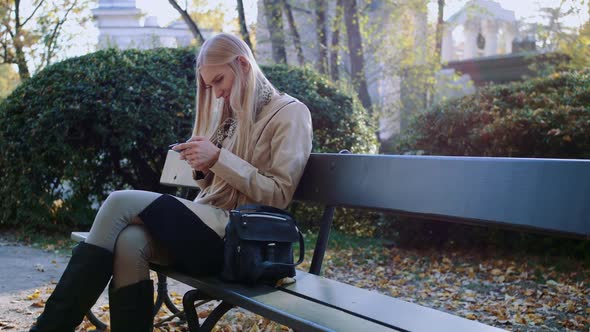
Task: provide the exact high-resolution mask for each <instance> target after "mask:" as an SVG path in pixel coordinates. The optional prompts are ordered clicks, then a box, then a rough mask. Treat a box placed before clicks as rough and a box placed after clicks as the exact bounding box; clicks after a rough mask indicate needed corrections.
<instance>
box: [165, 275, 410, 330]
mask: <svg viewBox="0 0 590 332" xmlns="http://www.w3.org/2000/svg"><path fill="white" fill-rule="evenodd" d="M158 272H160V273H163V274H165V275H166V276H168V277H170V278H172V279H175V280H178V281H180V282H183V283H185V284H187V285H190V286H192V287H195V288H197V289H200V290H202V291H203V292H205V293H208V294H215V298H218V299H220V300H226V301H228V302H230V303H232V304H234V305H237V306H239V307H241V308H244V309H246V310H250V311H252V312H256V313H258V314H260V315H262V316H264V317H266V318H268V319H271V320H274V321H276V322H279V323H281V324H284V325H287V326H289V327H291V328H293V329H294V330H295V331H338V332H340V331H342V332H347V331H350V332H358V331H402V330H399V329H394V328H390V327H386V326H384V325H380V324H377V323H374V322H371V321H368V320H365V319H363V318H360V317H357V316H355V315H351V314H349V313H346V312H344V311H341V310H338V309H334V308H330V307H327V306H324V305H322V304H320V303H317V302H315V301H311V300H308V299H305V298H303V297H300V296H297V295H294V294H291V293H288V292H284V291H281V290H279V289H276V288H274V287H270V286H262V285H258V286H256V287H250V286H245V285H240V284H235V283H225V282H222V281H220V280H219V279H217V278H213V277H199V278H194V277H191V276H188V275H186V274H183V273H178V272H177V271H174V270H173V269H169V268H167V267H161V268H158ZM316 322H321V325H319V324H318V323H316Z"/></svg>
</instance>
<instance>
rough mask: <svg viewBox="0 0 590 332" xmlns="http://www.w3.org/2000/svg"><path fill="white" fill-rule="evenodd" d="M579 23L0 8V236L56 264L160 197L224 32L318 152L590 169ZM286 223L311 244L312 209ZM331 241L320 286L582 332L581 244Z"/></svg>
mask: <svg viewBox="0 0 590 332" xmlns="http://www.w3.org/2000/svg"><path fill="white" fill-rule="evenodd" d="M175 6H176V8H175ZM589 12H590V5H589V3H588V2H587V1H571V0H570V1H566V0H563V1H518V2H515V1H512V2H509V1H498V2H495V1H486V0H479V1H458V0H457V1H452V0H447V1H426V0H399V1H390V0H379V1H377V0H375V1H353V0H334V1H329V0H318V1H271V0H264V1H243V2H242V1H235V2H234V1H217V2H206V1H199V0H195V1H185V2H182V1H178V2H175V1H172V0H171V1H164V0H160V1H157V2H156V1H133V0H119V1H112V0H101V1H87V0H63V1H62V0H55V1H43V0H35V1H18V0H10V1H9V0H4V1H2V2H1V7H0V17H2V22H1V25H0V42H1V44H0V47H1V49H0V62H1V64H0V73H1V76H0V98H2V101H1V104H0V128H1V129H0V130H1V133H0V144H1V151H0V169H2V170H3V173H2V175H0V177H1V179H0V193H1V194H2V197H4V199H3V200H2V202H0V210H1V211H2V212H1V214H0V227H1V229H2V230H3V232H6V233H7V234H11V236H12V237H14V238H15V239H17V241H19V242H20V243H25V244H32V245H33V244H34V245H37V246H40V247H42V248H46V249H47V248H51V249H54V248H62V247H65V248H67V247H68V246H70V245H71V243H69V242H67V241H65V240H64V239H63V237H67V234H68V232H69V231H71V230H72V229H78V230H83V229H87V228H88V227H89V225H90V224H91V222H92V219H93V215H94V213H96V209H97V208H98V206H99V205H100V203H101V202H102V201H103V200H104V199H105V198H106V195H108V193H109V192H110V191H112V190H115V189H122V188H135V189H144V190H154V191H161V192H166V191H167V192H170V189H165V188H163V187H160V186H159V183H158V180H159V172H160V170H161V167H162V165H163V158H164V156H165V149H166V146H167V145H168V144H169V143H170V142H174V141H177V140H178V139H179V138H183V137H188V134H189V131H190V127H191V123H192V119H193V117H194V93H195V91H194V86H195V85H194V79H195V77H194V56H195V53H196V52H197V51H198V47H199V45H200V43H201V42H202V40H203V39H205V38H207V37H208V36H210V35H212V34H214V33H216V32H219V31H225V32H230V33H234V34H237V35H240V36H242V38H244V39H245V40H248V42H249V43H250V45H252V47H253V49H254V51H255V54H256V57H257V59H258V61H259V62H260V63H261V64H263V65H264V66H263V70H264V71H265V73H267V75H268V76H269V78H270V79H271V81H272V82H273V83H274V84H275V85H276V86H277V87H278V88H279V89H280V90H282V91H285V92H288V93H289V94H292V95H294V96H296V97H297V98H299V99H301V100H302V101H304V102H305V103H306V104H307V105H308V106H309V107H310V109H311V111H312V116H313V120H314V124H315V129H314V135H315V140H314V151H315V152H338V151H339V150H341V149H348V150H350V151H352V152H353V153H388V154H425V155H458V156H498V157H500V156H502V157H535V158H538V157H543V158H579V159H587V158H588V157H589V155H590V153H589V152H590V149H589V148H590V145H589V143H590V142H589V139H590V135H588V131H589V128H590V125H589V124H590V117H589V112H590V110H589V106H588V105H590V104H589V101H590V92H589V91H590V89H589V88H590V84H589V83H590V73H589V72H588V71H587V69H586V68H587V67H588V64H589V62H590V22H589V19H588V14H589ZM291 210H292V211H293V212H294V213H296V215H297V217H298V219H299V221H300V223H301V225H302V226H303V227H304V228H305V229H307V230H308V232H309V233H308V234H309V236H308V238H309V239H310V240H309V241H310V244H311V243H313V242H311V239H313V232H314V230H316V225H317V224H316V221H317V220H318V219H319V213H320V209H319V207H316V206H302V205H301V204H299V205H293V206H291ZM335 228H336V230H337V232H336V233H335V234H334V236H333V238H332V243H331V247H332V251H331V253H330V254H329V256H330V259H329V262H328V263H327V267H326V268H325V270H324V273H325V275H327V276H329V277H334V278H335V279H338V280H341V281H345V282H349V283H352V284H355V285H357V286H362V287H367V288H370V289H376V290H379V291H382V292H385V293H387V294H390V295H392V296H396V297H400V298H402V299H405V300H408V301H418V303H420V304H424V305H427V306H431V307H435V308H438V309H442V310H447V311H449V312H452V313H454V314H458V315H462V316H464V317H467V318H470V319H477V320H481V321H483V322H485V323H487V324H492V325H496V326H499V327H502V328H506V329H514V330H547V329H549V330H565V329H570V330H580V331H585V330H588V328H589V327H590V318H589V316H590V312H589V310H588V308H589V307H590V286H589V281H588V280H589V278H588V277H589V265H590V264H589V261H590V258H589V257H590V255H588V252H589V249H590V248H589V245H588V241H587V240H585V241H584V240H580V239H568V238H560V237H554V236H544V235H542V234H541V235H539V234H528V233H527V234H525V233H520V232H515V231H510V230H504V229H498V228H484V227H473V226H467V225H454V224H448V223H440V222H437V221H435V220H413V219H408V218H399V217H394V216H390V215H387V214H378V213H367V212H365V211H357V210H350V209H340V210H338V211H337V214H336V221H335ZM60 236H61V237H60ZM56 246H57V247H56ZM373 271H377V273H376V274H375V273H374V272H373ZM458 285H463V286H465V285H467V286H468V287H466V289H467V291H465V289H463V288H465V287H458ZM416 294H419V297H418V300H417V299H416V296H415V295H416ZM254 325H255V324H254Z"/></svg>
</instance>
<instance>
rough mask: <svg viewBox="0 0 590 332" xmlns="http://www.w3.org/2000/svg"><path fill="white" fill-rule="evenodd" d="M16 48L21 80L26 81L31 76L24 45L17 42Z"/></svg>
mask: <svg viewBox="0 0 590 332" xmlns="http://www.w3.org/2000/svg"><path fill="white" fill-rule="evenodd" d="M14 48H15V53H16V57H15V59H16V65H17V66H18V76H19V78H20V81H21V82H24V81H25V80H27V79H28V78H30V77H31V73H30V72H29V66H28V65H27V60H26V59H25V52H23V49H22V46H20V45H17V43H15V45H14Z"/></svg>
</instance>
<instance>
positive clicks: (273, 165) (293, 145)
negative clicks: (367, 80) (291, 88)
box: [187, 94, 312, 236]
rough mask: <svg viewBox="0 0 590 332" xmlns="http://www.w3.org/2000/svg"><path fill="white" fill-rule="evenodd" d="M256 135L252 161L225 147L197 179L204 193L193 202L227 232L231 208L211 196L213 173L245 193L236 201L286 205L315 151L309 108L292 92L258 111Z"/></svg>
mask: <svg viewBox="0 0 590 332" xmlns="http://www.w3.org/2000/svg"><path fill="white" fill-rule="evenodd" d="M277 110H278V112H277ZM251 139H252V145H254V152H253V155H252V162H251V163H249V162H247V161H245V160H243V159H241V158H239V157H238V156H236V155H235V154H233V153H231V152H230V151H229V150H227V149H224V148H223V147H222V148H221V152H220V154H219V159H218V160H217V162H216V163H215V164H214V165H213V166H212V167H211V168H210V172H209V173H208V174H207V176H206V177H205V179H203V180H199V181H197V185H198V186H199V187H200V188H201V193H200V194H199V196H198V197H197V198H196V199H195V202H194V203H192V204H190V206H188V205H187V206H188V207H189V208H191V210H193V211H194V212H195V213H196V214H197V215H198V216H199V217H200V218H201V220H203V222H205V223H206V224H207V225H209V227H211V228H212V229H213V230H214V231H216V232H217V233H218V234H219V235H220V236H223V235H224V234H225V225H226V224H227V221H228V211H226V210H224V209H219V208H216V207H214V206H213V205H212V204H211V202H208V200H207V196H208V195H210V194H211V193H210V192H209V189H210V187H209V185H210V184H211V182H212V181H213V177H220V178H222V179H223V180H225V181H226V182H227V183H228V184H230V185H231V186H233V187H234V188H236V189H237V190H238V191H239V192H240V193H241V195H239V198H238V201H237V202H236V204H235V205H236V207H237V206H240V205H243V204H264V205H271V206H275V207H279V208H285V207H286V206H287V205H288V204H289V202H290V201H291V199H292V198H293V194H294V193H295V189H296V188H297V184H298V183H299V179H300V178H301V175H302V174H303V170H304V168H305V164H306V163H307V160H308V158H309V154H310V153H311V144H312V126H311V115H310V113H309V109H308V108H307V107H306V106H305V105H304V104H303V103H301V102H300V101H298V100H297V99H295V98H293V97H291V96H289V95H287V94H282V95H275V96H274V97H273V99H272V100H271V101H270V103H269V104H268V105H266V106H265V107H263V108H262V109H261V110H260V112H259V113H258V115H257V117H256V122H255V123H254V128H253V130H252V135H251ZM213 204H214V202H213Z"/></svg>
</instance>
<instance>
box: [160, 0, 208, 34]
mask: <svg viewBox="0 0 590 332" xmlns="http://www.w3.org/2000/svg"><path fill="white" fill-rule="evenodd" d="M168 2H169V3H170V4H171V5H172V7H174V9H176V11H177V12H179V13H180V16H181V17H182V19H183V20H184V22H185V23H186V25H188V28H189V29H190V30H191V32H192V34H193V36H194V37H195V38H196V39H197V40H198V41H199V43H201V44H203V43H204V42H205V38H203V35H202V34H201V30H199V27H198V26H197V23H196V22H195V21H193V19H192V18H191V16H190V15H189V14H188V12H187V11H186V9H182V8H180V6H179V5H178V3H177V2H176V1H174V0H168Z"/></svg>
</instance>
